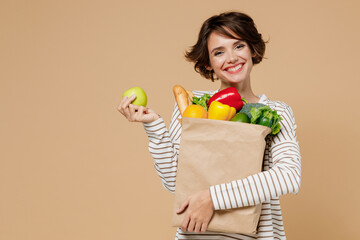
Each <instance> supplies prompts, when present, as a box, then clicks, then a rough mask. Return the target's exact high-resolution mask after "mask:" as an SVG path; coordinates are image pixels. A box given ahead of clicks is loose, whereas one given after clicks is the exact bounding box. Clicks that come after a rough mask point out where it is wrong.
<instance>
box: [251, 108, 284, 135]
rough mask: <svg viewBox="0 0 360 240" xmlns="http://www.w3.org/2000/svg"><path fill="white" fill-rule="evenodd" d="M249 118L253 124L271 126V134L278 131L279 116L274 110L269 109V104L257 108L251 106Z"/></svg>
mask: <svg viewBox="0 0 360 240" xmlns="http://www.w3.org/2000/svg"><path fill="white" fill-rule="evenodd" d="M250 114H251V120H250V122H251V123H253V124H260V125H263V126H268V127H270V128H271V130H272V131H271V134H272V135H276V134H278V133H279V132H280V127H281V125H280V121H281V120H282V118H281V116H280V115H278V114H277V112H276V111H275V110H271V108H270V107H269V106H266V105H265V106H262V107H259V108H255V107H253V108H251V110H250Z"/></svg>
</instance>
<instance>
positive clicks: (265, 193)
mask: <svg viewBox="0 0 360 240" xmlns="http://www.w3.org/2000/svg"><path fill="white" fill-rule="evenodd" d="M274 108H275V109H276V110H277V111H278V113H279V114H280V115H281V116H282V118H283V120H282V121H281V122H280V124H281V131H280V132H279V134H278V135H277V136H276V137H270V138H269V140H268V142H267V144H268V146H267V149H268V150H267V151H265V158H264V165H265V168H264V171H262V172H260V173H257V174H254V175H250V176H248V177H246V178H244V179H238V180H234V181H231V182H229V183H224V184H219V185H215V186H211V187H210V193H211V198H212V201H213V204H214V208H215V210H220V209H221V210H223V209H232V208H240V207H246V206H253V205H256V204H259V203H262V202H265V201H268V200H270V199H274V198H277V197H279V196H280V195H284V194H287V193H294V194H296V193H298V191H299V188H300V180H301V156H300V149H299V144H298V141H297V139H296V124H295V119H294V115H293V112H292V109H291V108H290V107H289V106H287V105H286V104H278V105H276V106H275V105H274ZM265 161H267V162H265ZM266 165H267V166H266Z"/></svg>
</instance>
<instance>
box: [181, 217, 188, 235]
mask: <svg viewBox="0 0 360 240" xmlns="http://www.w3.org/2000/svg"><path fill="white" fill-rule="evenodd" d="M189 221H190V217H189V215H187V214H186V215H185V218H184V220H183V222H182V224H181V226H180V228H181V231H183V232H186V231H187V229H188V225H189Z"/></svg>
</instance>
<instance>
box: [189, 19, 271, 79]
mask: <svg viewBox="0 0 360 240" xmlns="http://www.w3.org/2000/svg"><path fill="white" fill-rule="evenodd" d="M229 30H230V31H232V32H233V33H235V34H236V35H237V36H234V35H233V34H231V33H230V32H229ZM213 31H216V32H218V33H220V34H223V35H225V36H228V37H231V38H234V39H241V40H244V41H245V42H246V43H247V44H248V45H249V47H250V49H251V53H253V54H254V53H255V56H254V57H253V58H252V61H253V64H258V63H260V62H261V60H262V59H263V57H264V53H265V42H264V40H263V39H262V36H261V34H260V33H258V31H257V29H256V25H255V23H254V21H253V19H252V18H251V17H250V16H248V15H247V14H245V13H241V12H225V13H221V14H219V15H215V16H212V17H210V18H209V19H207V20H206V21H205V22H204V23H203V25H202V27H201V29H200V32H199V36H198V40H197V42H196V44H195V45H194V46H192V47H191V48H190V50H189V51H186V52H185V58H186V59H187V60H188V61H190V62H194V63H195V66H194V69H195V71H196V72H198V73H200V74H201V75H202V76H203V77H205V78H207V79H211V81H214V71H213V70H208V69H206V67H209V66H210V60H209V52H208V38H209V36H210V34H211V33H212V32H213ZM238 36H239V37H240V38H239V37H238Z"/></svg>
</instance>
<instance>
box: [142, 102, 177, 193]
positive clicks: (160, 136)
mask: <svg viewBox="0 0 360 240" xmlns="http://www.w3.org/2000/svg"><path fill="white" fill-rule="evenodd" d="M178 118H181V115H180V111H179V109H178V107H177V105H176V104H175V106H174V111H173V114H172V117H171V122H170V128H169V130H168V129H167V128H166V125H165V122H164V120H163V119H162V118H159V119H157V120H155V121H153V122H151V123H143V126H144V128H145V132H146V134H147V136H148V138H149V145H148V148H149V152H150V154H151V155H152V157H153V158H154V166H155V169H156V171H157V173H158V175H159V176H160V178H161V183H162V185H163V186H164V187H165V188H166V189H167V190H169V191H170V192H171V193H174V192H175V179H176V171H177V159H178V155H179V144H180V134H181V125H180V123H179V121H178V120H177V119H178Z"/></svg>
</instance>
